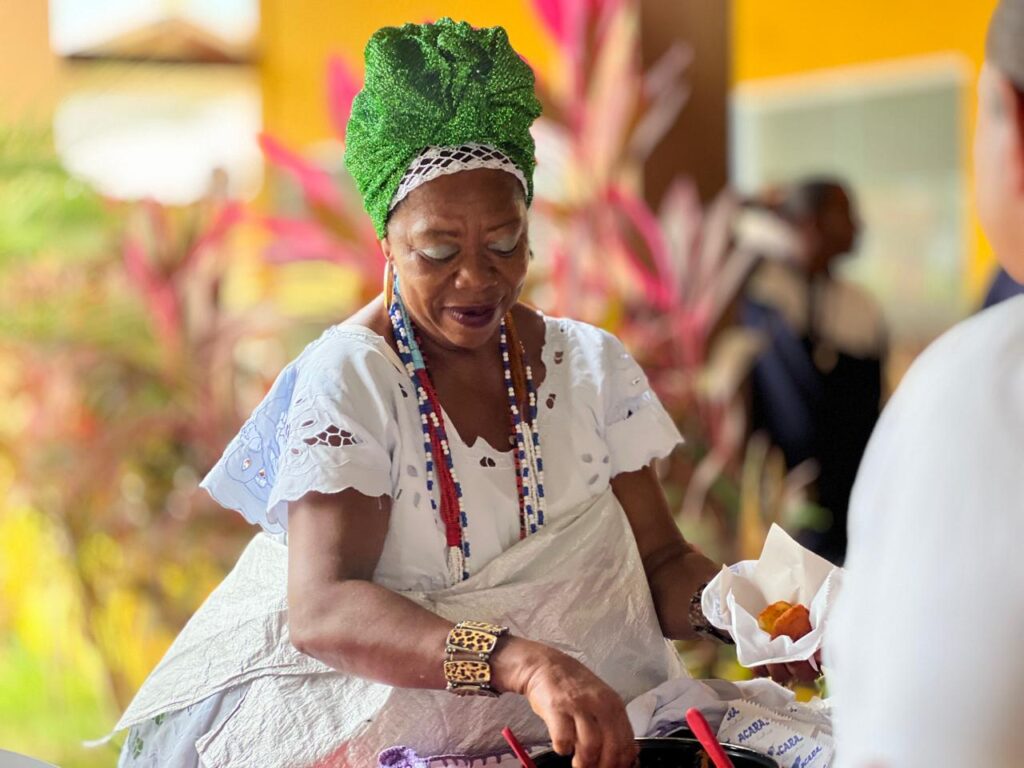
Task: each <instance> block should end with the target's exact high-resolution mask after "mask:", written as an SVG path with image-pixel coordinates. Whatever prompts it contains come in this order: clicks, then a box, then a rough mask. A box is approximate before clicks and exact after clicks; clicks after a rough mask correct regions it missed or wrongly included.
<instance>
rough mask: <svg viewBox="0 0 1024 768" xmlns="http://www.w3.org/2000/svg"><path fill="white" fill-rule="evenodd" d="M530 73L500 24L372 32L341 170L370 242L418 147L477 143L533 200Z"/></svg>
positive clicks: (534, 111)
mask: <svg viewBox="0 0 1024 768" xmlns="http://www.w3.org/2000/svg"><path fill="white" fill-rule="evenodd" d="M533 86H534V79H533V71H532V70H531V69H530V67H529V66H528V65H527V64H526V62H524V61H523V60H522V59H521V58H520V57H519V55H518V54H517V53H516V52H515V51H514V50H513V49H512V46H511V45H509V42H508V35H507V34H506V33H505V30H504V29H502V28H501V27H490V28H487V29H474V28H473V27H471V26H470V25H469V24H467V23H466V22H454V21H452V20H451V19H441V20H440V21H437V22H435V23H433V24H406V25H404V26H402V27H384V28H383V29H379V30H377V32H375V33H374V35H373V37H371V38H370V41H369V42H368V43H367V44H366V79H365V81H364V84H363V89H362V90H361V91H360V92H359V93H358V94H357V95H356V97H355V100H354V101H353V102H352V114H351V116H350V117H349V121H348V130H347V133H346V136H345V166H346V167H347V168H348V170H349V173H351V174H352V177H353V178H354V179H355V182H356V186H357V187H358V188H359V193H360V194H361V195H362V196H363V205H365V206H366V211H367V213H369V214H370V218H371V219H373V224H374V227H375V228H376V230H377V235H378V236H379V237H384V235H385V233H386V230H387V217H388V206H389V204H390V201H391V198H392V196H393V195H394V194H395V190H397V189H398V185H399V183H400V182H401V180H402V176H403V175H404V173H405V170H406V168H407V167H408V166H409V163H410V162H411V161H412V160H413V159H414V158H415V157H416V156H417V155H418V154H419V153H420V152H421V151H422V150H423V149H425V148H426V147H430V146H443V147H450V146H458V145H461V144H467V143H476V144H486V145H489V146H492V147H495V148H497V149H500V150H501V151H502V152H504V153H505V154H506V155H507V156H508V158H509V159H510V160H511V161H512V162H513V163H515V165H516V167H517V168H519V170H521V171H522V172H523V175H524V176H525V177H526V182H527V203H529V202H530V200H531V199H532V197H533V169H534V165H535V164H536V161H535V159H534V145H533V137H532V136H530V125H531V124H532V123H533V121H534V120H535V119H536V118H537V116H538V115H540V102H539V101H538V100H537V97H536V95H535V94H534V90H533Z"/></svg>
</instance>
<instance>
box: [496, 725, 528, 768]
mask: <svg viewBox="0 0 1024 768" xmlns="http://www.w3.org/2000/svg"><path fill="white" fill-rule="evenodd" d="M501 735H502V736H504V737H505V741H507V742H508V745H509V746H510V747H512V751H513V752H515V755H516V757H518V758H519V762H520V763H522V764H523V768H537V764H536V763H535V762H533V760H532V759H531V758H530V756H529V755H528V754H526V750H525V749H523V745H522V744H520V743H519V739H517V738H516V735H515V734H514V733H512V729H511V728H509V727H508V726H506V727H505V728H504V729H503V730H502V732H501Z"/></svg>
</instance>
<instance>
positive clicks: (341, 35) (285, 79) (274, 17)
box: [260, 0, 554, 145]
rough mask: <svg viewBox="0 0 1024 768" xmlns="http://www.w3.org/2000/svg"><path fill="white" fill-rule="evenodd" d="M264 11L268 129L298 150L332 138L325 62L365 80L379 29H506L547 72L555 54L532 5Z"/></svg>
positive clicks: (395, 4)
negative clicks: (367, 49) (440, 25)
mask: <svg viewBox="0 0 1024 768" xmlns="http://www.w3.org/2000/svg"><path fill="white" fill-rule="evenodd" d="M260 9H261V13H262V38H263V39H262V55H261V61H262V65H261V68H262V72H263V94H264V100H265V101H264V119H265V121H266V128H267V129H268V130H270V131H271V132H273V133H275V134H277V135H278V136H280V137H282V138H284V139H285V140H286V141H287V142H289V143H294V144H300V145H301V144H308V143H310V142H313V141H317V140H320V139H325V138H328V137H330V136H331V135H332V129H331V125H330V121H329V119H328V115H327V109H326V101H325V85H324V64H325V62H326V60H327V57H328V56H330V55H332V54H338V55H340V56H341V57H342V59H344V60H345V61H346V62H347V63H349V64H350V65H351V66H352V67H353V68H354V69H355V71H356V72H358V73H359V74H360V76H361V74H362V69H363V47H364V46H365V45H366V41H367V39H368V38H369V37H370V35H371V34H373V32H374V31H375V30H377V29H378V28H380V27H383V26H394V25H400V24H403V23H405V22H420V21H426V20H428V19H437V18H440V17H442V16H451V17H452V18H453V19H456V20H458V21H462V20H465V21H468V22H470V23H471V24H474V25H476V26H481V27H485V26H494V25H498V24H500V25H501V26H503V27H505V29H507V30H508V34H509V38H510V39H511V41H512V45H513V46H514V47H515V49H516V50H517V51H519V52H520V53H521V54H522V55H523V56H525V57H526V58H527V59H528V60H529V61H530V63H531V64H532V65H533V66H534V67H535V68H536V69H538V70H539V71H541V72H546V71H548V68H549V67H550V66H552V60H553V55H554V49H553V47H552V44H551V42H550V41H549V40H548V39H547V37H546V35H545V34H544V31H543V28H542V27H541V26H540V24H539V22H538V21H537V19H536V17H535V15H534V13H533V9H532V7H531V3H530V2H529V0H492V1H491V2H479V0H433V1H431V0H387V2H382V1H381V0H303V1H302V2H295V0H262V2H261V5H260Z"/></svg>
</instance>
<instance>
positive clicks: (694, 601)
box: [689, 582, 736, 645]
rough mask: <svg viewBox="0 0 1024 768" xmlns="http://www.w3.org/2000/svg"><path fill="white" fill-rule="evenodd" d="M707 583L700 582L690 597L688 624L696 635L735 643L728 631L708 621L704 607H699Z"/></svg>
mask: <svg viewBox="0 0 1024 768" xmlns="http://www.w3.org/2000/svg"><path fill="white" fill-rule="evenodd" d="M709 583H710V582H704V583H703V584H701V585H700V586H699V587H698V588H697V591H696V592H694V593H693V596H692V597H691V598H690V616H689V618H690V626H691V627H692V628H693V631H694V632H696V633H697V634H698V635H704V636H705V637H713V638H714V639H715V640H718V641H719V642H721V643H725V644H727V645H735V644H736V641H735V640H733V639H732V636H731V635H730V634H729V633H728V632H723V631H722V630H720V629H719V628H718V627H716V626H715V625H714V624H712V623H711V622H710V621H708V618H707V616H705V615H704V609H703V608H702V607H701V601H702V599H703V597H704V589H705V587H707V585H708V584H709Z"/></svg>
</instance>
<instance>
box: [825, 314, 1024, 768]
mask: <svg viewBox="0 0 1024 768" xmlns="http://www.w3.org/2000/svg"><path fill="white" fill-rule="evenodd" d="M1022 543H1024V297H1020V298H1017V299H1013V300H1010V301H1007V302H1005V303H1004V304H1001V305H998V306H996V307H994V308H992V309H989V310H986V311H985V312H983V313H982V314H980V315H978V316H976V317H973V318H971V319H970V320H967V321H966V322H963V323H961V324H960V325H958V326H957V327H955V328H954V329H953V330H951V331H949V332H948V333H947V334H945V335H944V336H943V337H942V338H941V339H939V340H938V341H937V342H935V343H934V344H933V345H932V346H931V347H930V348H929V349H928V350H927V351H926V352H925V353H924V354H922V355H921V357H920V358H919V359H918V361H917V362H916V363H915V364H914V365H913V367H912V368H911V370H910V371H909V372H908V373H907V375H906V377H905V379H904V381H903V383H902V385H901V386H900V388H899V390H898V391H897V392H896V394H895V396H894V397H893V399H892V401H891V403H890V404H889V407H888V408H887V409H886V411H885V413H884V414H883V416H882V419H881V421H880V422H879V425H878V428H877V430H876V432H875V434H874V436H873V437H872V439H871V444H870V446H869V448H868V451H867V454H866V455H865V458H864V463H863V464H862V466H861V469H860V474H859V476H858V479H857V484H856V486H855V489H854V494H853V499H852V505H851V511H850V552H849V557H848V559H847V573H846V578H845V580H844V587H843V593H842V594H841V595H840V598H839V601H838V604H837V606H836V611H835V613H834V617H833V621H832V623H831V626H830V628H829V632H828V636H827V638H826V642H825V650H826V654H827V657H826V663H827V664H828V666H829V673H830V677H829V686H830V689H831V690H832V692H833V694H834V701H835V717H836V737H837V768H864V767H865V766H868V765H872V766H875V765H877V766H881V767H884V768H896V767H897V766H898V767H899V768H917V767H918V766H920V767H921V768H924V766H936V765H948V766H957V765H984V766H991V768H1010V766H1020V765H1021V764H1022V761H1024V727H1022V724H1024V655H1022V654H1021V653H1020V652H1019V648H1020V642H1021V638H1022V637H1024V555H1022V552H1021V546H1022Z"/></svg>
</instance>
